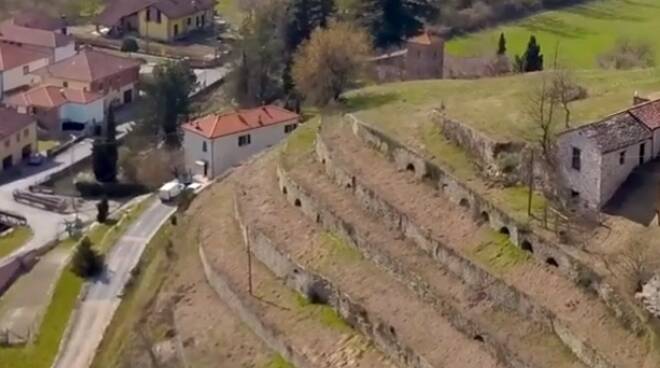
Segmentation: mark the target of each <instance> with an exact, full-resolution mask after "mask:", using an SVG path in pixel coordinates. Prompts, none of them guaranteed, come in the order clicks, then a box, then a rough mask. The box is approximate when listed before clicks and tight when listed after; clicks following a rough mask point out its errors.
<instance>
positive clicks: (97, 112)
mask: <svg viewBox="0 0 660 368" xmlns="http://www.w3.org/2000/svg"><path fill="white" fill-rule="evenodd" d="M5 104H6V105H8V106H11V107H13V108H15V109H16V110H17V111H18V112H19V113H23V114H29V115H32V116H34V118H35V119H36V121H37V123H38V126H39V128H40V133H41V135H42V136H48V137H50V138H58V137H59V136H60V135H61V134H62V133H63V132H68V131H89V132H91V131H93V129H95V128H96V127H97V126H100V124H102V123H103V121H104V118H105V109H104V106H103V95H101V94H98V93H94V92H88V91H84V90H81V89H73V88H62V87H56V86H37V87H34V88H32V89H30V90H28V91H25V92H20V93H17V94H14V95H12V96H10V97H8V98H7V100H6V101H5Z"/></svg>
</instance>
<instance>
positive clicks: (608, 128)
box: [557, 100, 660, 210]
mask: <svg viewBox="0 0 660 368" xmlns="http://www.w3.org/2000/svg"><path fill="white" fill-rule="evenodd" d="M557 149H558V158H559V162H560V169H561V170H562V172H561V174H562V176H563V180H564V182H565V184H566V185H567V186H568V189H569V190H570V191H571V196H572V198H573V199H574V201H576V202H577V203H580V204H582V205H584V206H585V207H587V208H590V209H597V210H599V209H601V208H602V207H603V206H604V205H605V204H606V203H607V201H609V199H610V198H612V196H613V195H614V193H615V192H616V191H617V189H618V188H619V187H620V186H621V184H623V182H624V181H625V180H626V179H627V178H628V176H629V175H630V174H631V173H632V172H633V170H634V169H635V168H636V167H638V166H639V165H641V164H643V163H645V162H648V161H650V160H651V159H653V158H656V157H658V155H659V154H660V100H654V101H648V102H644V103H641V104H637V105H634V106H633V107H631V108H629V109H627V110H624V111H621V112H619V113H616V114H614V115H610V116H608V117H606V118H605V119H603V120H600V121H598V122H595V123H592V124H587V125H583V126H580V127H577V128H574V129H570V130H567V131H564V132H562V133H561V134H559V136H558V137H557Z"/></svg>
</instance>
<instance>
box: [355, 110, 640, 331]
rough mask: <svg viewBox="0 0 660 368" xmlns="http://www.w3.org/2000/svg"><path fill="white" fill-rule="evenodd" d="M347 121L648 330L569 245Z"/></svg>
mask: <svg viewBox="0 0 660 368" xmlns="http://www.w3.org/2000/svg"><path fill="white" fill-rule="evenodd" d="M347 120H348V122H349V123H350V124H351V128H352V130H353V133H354V134H355V136H357V137H358V138H359V139H360V140H362V141H363V142H364V143H366V144H367V145H369V146H371V147H372V148H374V149H376V150H377V151H379V152H380V153H382V154H383V155H384V156H385V157H387V158H388V159H389V160H390V161H392V162H394V164H395V165H396V167H397V168H399V169H401V170H404V169H409V170H410V169H412V170H413V171H414V172H415V175H416V176H418V177H419V178H422V179H423V180H424V182H425V183H426V184H430V185H431V186H432V187H434V188H436V189H438V190H441V191H443V192H444V193H445V195H447V197H448V198H449V199H450V200H452V201H454V202H455V203H458V204H459V205H461V206H463V207H465V208H466V209H467V210H469V211H470V212H471V213H472V216H473V217H474V218H475V219H476V220H478V221H483V220H484V219H487V221H488V224H489V225H490V227H492V228H493V229H495V230H496V231H501V230H502V229H504V228H506V229H507V231H508V233H509V234H510V235H509V236H510V239H511V242H512V243H513V244H515V245H517V246H519V247H521V248H523V249H530V248H531V249H532V250H533V252H532V255H533V256H534V257H535V258H536V259H538V260H540V261H541V262H544V263H547V264H551V265H555V266H556V267H557V269H558V270H559V271H560V272H562V273H563V274H564V275H566V276H567V277H568V278H569V279H570V280H572V281H573V282H575V283H576V284H577V285H578V286H580V287H583V288H585V289H586V290H587V291H588V292H590V293H596V294H598V296H599V297H600V298H601V299H602V300H603V302H604V303H605V304H606V305H607V306H608V307H609V309H610V310H611V311H612V312H613V314H614V315H615V316H616V317H617V318H618V319H619V321H620V322H621V323H622V325H623V326H625V327H626V328H628V329H630V330H632V331H634V332H636V333H640V332H642V331H643V330H644V321H642V320H641V319H640V317H639V316H638V315H637V314H636V313H635V311H634V310H633V308H632V307H631V306H630V305H628V304H627V303H626V302H625V301H624V300H623V299H622V298H621V296H619V295H618V294H617V293H616V292H615V290H614V289H613V288H612V287H611V286H610V285H609V284H608V283H606V282H605V281H604V280H603V278H602V277H601V276H600V275H598V274H596V273H595V272H594V271H593V270H591V269H590V268H589V267H587V266H586V265H585V264H583V263H582V262H580V261H578V260H577V259H576V258H574V257H573V256H571V255H570V254H569V251H566V250H564V249H562V248H563V247H566V245H562V244H552V243H550V242H549V241H547V240H546V239H543V238H542V237H540V236H538V235H537V234H534V233H533V232H531V231H530V230H529V226H528V225H527V224H523V223H520V222H518V221H516V220H515V219H513V218H512V217H511V216H509V215H508V214H506V212H505V211H503V210H501V209H500V208H498V207H496V206H495V205H494V204H492V203H491V202H490V201H488V200H486V199H485V198H483V197H482V196H481V195H480V194H478V193H477V192H476V191H475V190H473V189H471V188H470V187H468V186H467V185H465V184H463V183H462V182H461V181H460V180H458V179H457V178H455V177H454V176H453V175H451V174H449V173H447V172H446V171H445V170H443V169H442V168H440V167H439V166H438V165H436V164H434V163H432V162H430V161H428V160H426V159H424V158H423V156H422V155H421V154H419V153H416V152H414V151H412V150H411V149H409V148H407V147H406V146H404V145H402V144H401V143H399V142H397V141H395V140H394V139H392V138H390V137H388V136H387V135H386V134H384V133H382V132H380V131H379V130H377V129H375V128H372V127H370V126H368V125H367V124H365V123H363V122H361V121H360V120H358V119H357V118H355V117H354V116H352V115H348V116H347Z"/></svg>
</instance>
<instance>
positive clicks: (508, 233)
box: [500, 226, 511, 236]
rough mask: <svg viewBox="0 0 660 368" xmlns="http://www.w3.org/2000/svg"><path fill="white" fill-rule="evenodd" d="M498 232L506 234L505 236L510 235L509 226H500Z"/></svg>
mask: <svg viewBox="0 0 660 368" xmlns="http://www.w3.org/2000/svg"><path fill="white" fill-rule="evenodd" d="M500 234H502V235H506V236H511V231H509V228H508V227H506V226H502V227H501V228H500Z"/></svg>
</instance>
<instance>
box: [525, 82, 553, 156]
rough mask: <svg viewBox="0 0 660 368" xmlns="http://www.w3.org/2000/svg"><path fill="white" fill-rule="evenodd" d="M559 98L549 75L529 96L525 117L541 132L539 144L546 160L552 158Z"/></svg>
mask: <svg viewBox="0 0 660 368" xmlns="http://www.w3.org/2000/svg"><path fill="white" fill-rule="evenodd" d="M556 109H557V98H556V96H554V94H553V91H552V82H551V81H550V80H549V75H548V74H545V73H544V74H542V75H541V80H540V82H539V83H538V84H537V85H536V86H535V88H534V89H533V90H532V91H531V92H530V94H529V95H528V99H527V102H526V104H525V110H524V111H525V115H526V116H527V118H528V119H529V120H530V121H531V122H532V123H533V124H534V126H535V127H536V128H537V129H538V130H539V133H538V134H539V136H538V139H539V144H540V146H541V150H542V152H543V156H544V159H549V158H550V152H551V151H552V144H553V141H554V139H553V137H554V131H555V125H556Z"/></svg>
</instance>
